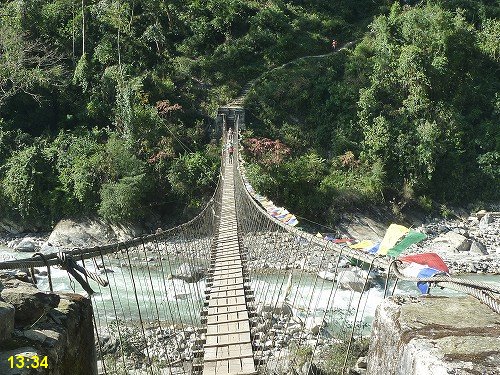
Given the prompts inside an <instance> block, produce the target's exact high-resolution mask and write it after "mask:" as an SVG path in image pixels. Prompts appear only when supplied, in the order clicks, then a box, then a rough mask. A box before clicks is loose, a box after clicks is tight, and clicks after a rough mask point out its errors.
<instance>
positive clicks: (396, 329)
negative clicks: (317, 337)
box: [367, 297, 500, 375]
mask: <svg viewBox="0 0 500 375" xmlns="http://www.w3.org/2000/svg"><path fill="white" fill-rule="evenodd" d="M367 362H368V367H367V374H373V375H376V374H384V375H390V374H394V375H428V374H432V375H441V374H443V375H445V374H481V375H493V374H500V370H499V369H500V315H498V314H496V313H495V312H493V311H492V310H490V309H489V308H488V307H487V306H485V305H483V304H481V303H480V302H479V301H477V300H476V299H474V298H472V297H420V298H410V297H394V298H389V299H387V300H385V301H383V302H382V303H381V304H380V306H379V307H378V308H377V312H376V315H375V319H374V321H373V326H372V334H371V341H370V349H369V352H368V358H367Z"/></svg>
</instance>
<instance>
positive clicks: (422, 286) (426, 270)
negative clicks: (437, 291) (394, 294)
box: [402, 263, 442, 294]
mask: <svg viewBox="0 0 500 375" xmlns="http://www.w3.org/2000/svg"><path fill="white" fill-rule="evenodd" d="M402 273H403V275H406V276H410V277H418V278H426V277H432V276H434V275H436V274H439V273H442V272H441V271H440V270H437V269H435V268H431V267H428V266H426V265H423V264H418V263H410V265H409V266H408V267H406V268H405V269H404V270H403V271H402ZM417 287H418V289H419V290H420V292H422V294H428V293H429V288H430V284H429V283H428V282H425V281H418V282H417Z"/></svg>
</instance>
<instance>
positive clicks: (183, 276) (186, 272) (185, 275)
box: [172, 263, 205, 283]
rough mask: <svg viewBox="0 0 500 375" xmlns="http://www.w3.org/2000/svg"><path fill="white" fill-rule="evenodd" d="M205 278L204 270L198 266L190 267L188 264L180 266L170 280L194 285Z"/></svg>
mask: <svg viewBox="0 0 500 375" xmlns="http://www.w3.org/2000/svg"><path fill="white" fill-rule="evenodd" d="M204 276H205V270H204V269H203V268H201V267H198V266H192V265H190V264H188V263H184V264H182V265H181V266H180V267H179V268H177V270H175V271H174V272H173V273H172V278H174V279H180V280H183V281H185V282H187V283H196V282H198V281H200V280H201V279H202V278H203V277H204Z"/></svg>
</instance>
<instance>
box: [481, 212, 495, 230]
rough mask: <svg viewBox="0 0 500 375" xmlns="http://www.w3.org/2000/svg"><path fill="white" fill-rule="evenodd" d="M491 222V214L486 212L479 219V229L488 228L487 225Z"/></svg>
mask: <svg viewBox="0 0 500 375" xmlns="http://www.w3.org/2000/svg"><path fill="white" fill-rule="evenodd" d="M492 222H493V215H491V213H489V212H487V213H486V214H485V215H484V216H483V217H482V218H481V220H479V229H486V228H488V225H490V224H491V223H492Z"/></svg>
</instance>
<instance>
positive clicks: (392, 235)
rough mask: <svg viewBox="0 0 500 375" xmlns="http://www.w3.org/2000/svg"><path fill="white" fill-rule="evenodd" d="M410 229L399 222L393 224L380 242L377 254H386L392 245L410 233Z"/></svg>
mask: <svg viewBox="0 0 500 375" xmlns="http://www.w3.org/2000/svg"><path fill="white" fill-rule="evenodd" d="M408 231H409V229H408V228H406V227H404V226H402V225H398V224H391V225H389V228H387V232H385V235H384V238H383V239H382V242H381V243H380V247H379V249H378V251H377V254H380V255H386V254H387V252H388V251H389V249H390V248H391V247H393V246H394V245H395V244H396V242H398V240H399V239H400V238H401V237H403V236H404V235H405V234H406V233H408Z"/></svg>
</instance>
